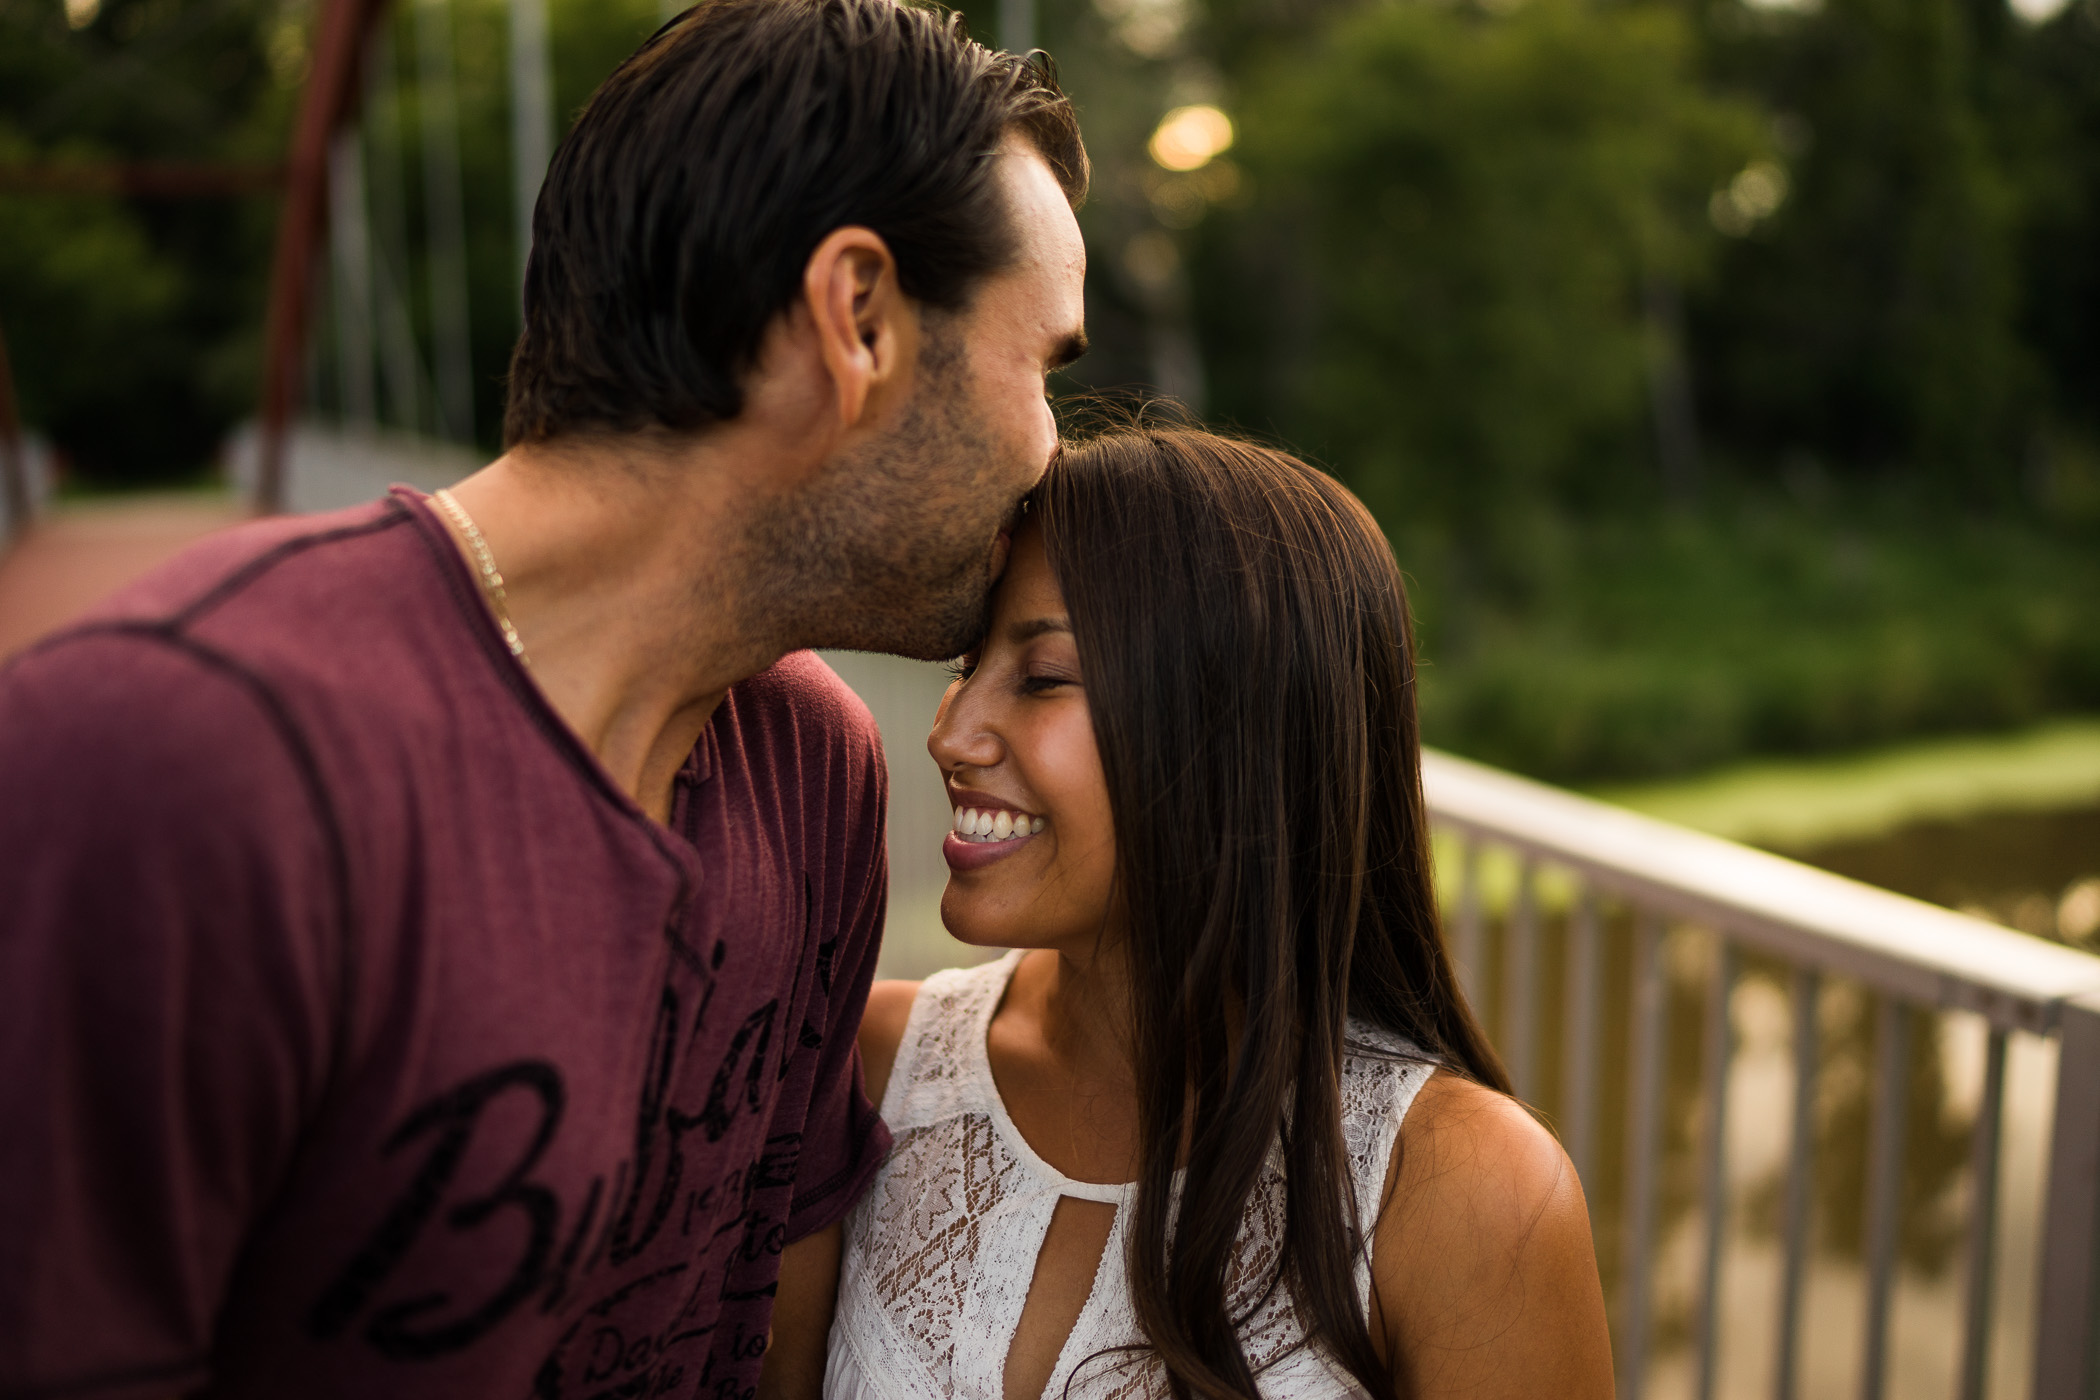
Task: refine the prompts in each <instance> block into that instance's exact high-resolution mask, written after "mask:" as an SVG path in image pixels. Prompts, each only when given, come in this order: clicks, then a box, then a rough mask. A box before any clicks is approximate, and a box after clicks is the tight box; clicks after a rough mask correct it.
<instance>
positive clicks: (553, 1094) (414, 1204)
mask: <svg viewBox="0 0 2100 1400" xmlns="http://www.w3.org/2000/svg"><path fill="white" fill-rule="evenodd" d="M511 1090H524V1091H527V1092H530V1093H533V1094H536V1095H537V1096H538V1097H539V1101H540V1121H539V1128H538V1131H536V1132H535V1133H534V1134H533V1138H532V1142H531V1144H530V1145H529V1146H527V1147H526V1149H525V1152H524V1154H523V1155H522V1156H521V1157H520V1158H519V1159H518V1161H517V1163H516V1164H515V1165H513V1166H512V1167H511V1169H510V1171H509V1172H508V1174H506V1175H505V1176H504V1178H503V1180H502V1181H501V1182H500V1183H499V1184H498V1185H497V1187H496V1189H495V1190H494V1191H491V1192H490V1193H489V1194H487V1195H486V1196H477V1197H475V1198H474V1199H472V1200H468V1201H462V1202H460V1203H459V1204H458V1205H455V1206H454V1207H453V1208H452V1209H451V1210H450V1211H449V1212H447V1213H446V1216H445V1224H446V1226H447V1227H448V1228H449V1229H452V1230H455V1231H459V1232H462V1233H472V1232H474V1231H476V1230H478V1229H479V1228H480V1227H481V1226H482V1225H484V1224H486V1223H487V1222H488V1221H490V1220H491V1219H493V1218H494V1217H495V1216H496V1215H497V1214H498V1213H499V1212H501V1211H503V1210H504V1209H506V1208H515V1209H517V1210H520V1211H522V1212H524V1214H525V1217H526V1219H527V1220H528V1221H529V1222H530V1225H531V1230H530V1233H529V1234H528V1235H527V1237H526V1242H525V1248H524V1251H523V1253H522V1254H521V1255H520V1257H519V1259H518V1263H517V1267H516V1268H515V1269H514V1270H513V1271H512V1273H511V1275H510V1278H509V1280H508V1281H507V1282H505V1283H504V1284H503V1286H502V1287H501V1288H499V1289H498V1290H497V1291H496V1292H495V1293H494V1294H492V1295H491V1296H490V1297H489V1298H488V1299H487V1300H486V1301H484V1302H483V1303H481V1304H480V1305H479V1306H478V1307H475V1308H473V1309H471V1310H470V1311H468V1312H466V1313H464V1314H462V1315H459V1316H456V1317H454V1318H453V1319H452V1320H451V1321H449V1322H442V1323H432V1322H428V1321H423V1322H422V1324H421V1325H417V1324H418V1320H419V1319H425V1318H427V1315H428V1314H430V1313H432V1312H434V1311H439V1310H442V1309H444V1308H445V1307H446V1305H447V1304H448V1303H450V1302H451V1299H450V1297H449V1296H447V1295H446V1294H444V1293H442V1292H425V1293H419V1294H416V1295H415V1296H413V1297H409V1298H405V1299H402V1300H401V1301H399V1302H394V1303H389V1304H387V1305H386V1306H384V1307H382V1308H380V1309H379V1310H378V1311H377V1312H375V1313H374V1314H373V1315H372V1320H371V1322H370V1323H368V1324H367V1325H366V1327H365V1340H366V1341H368V1342H370V1343H371V1344H372V1347H373V1349H374V1350H376V1351H378V1352H379V1354H380V1355H382V1356H386V1357H391V1358H393V1359H395V1360H403V1361H406V1360H420V1359H422V1358H424V1357H431V1356H442V1355H444V1354H445V1353H447V1352H452V1351H457V1350H459V1349H460V1348H461V1347H464V1346H470V1345H472V1344H473V1342H474V1341H475V1340H476V1339H477V1338H479V1337H480V1336H481V1335H482V1334H483V1333H485V1332H487V1331H488V1330H489V1329H490V1328H491V1327H494V1326H495V1325H496V1324H497V1323H499V1322H501V1321H502V1320H503V1319H504V1318H506V1317H508V1316H509V1315H510V1313H511V1310H512V1309H514V1308H516V1307H517V1306H518V1304H520V1303H522V1302H524V1301H525V1300H526V1299H527V1298H529V1297H531V1296H532V1294H533V1293H534V1292H535V1291H536V1290H537V1289H538V1288H539V1285H540V1271H541V1269H542V1268H543V1267H544V1266H545V1264H546V1260H547V1254H548V1251H549V1250H550V1249H551V1248H552V1247H553V1243H554V1234H555V1230H556V1228H557V1223H558V1221H559V1219H560V1215H561V1203H560V1201H559V1200H558V1199H557V1198H556V1197H555V1194H554V1192H553V1191H552V1190H550V1189H549V1188H548V1187H546V1186H544V1185H542V1184H540V1183H538V1182H536V1181H532V1180H530V1179H529V1178H528V1177H527V1175H526V1174H527V1173H528V1172H530V1171H531V1170H532V1168H533V1166H534V1165H535V1164H536V1163H537V1162H538V1161H539V1160H540V1157H541V1155H542V1154H543V1153H545V1152H546V1150H547V1144H548V1143H549V1142H551V1141H553V1139H554V1131H555V1129H556V1128H558V1127H559V1126H560V1125H561V1114H562V1106H563V1102H564V1095H563V1092H562V1083H561V1075H560V1074H559V1073H557V1072H556V1070H555V1068H554V1066H552V1065H550V1064H548V1063H547V1062H546V1061H545V1060H520V1061H518V1062H517V1063H515V1064H509V1065H503V1066H500V1067H498V1068H496V1069H492V1070H490V1071H488V1072H487V1073H486V1074H481V1075H477V1076H475V1077H474V1078H472V1079H470V1080H468V1081H467V1082H466V1083H464V1084H462V1085H460V1086H459V1087H458V1088H456V1089H450V1090H447V1091H446V1092H444V1093H442V1094H439V1095H438V1096H437V1097H436V1098H434V1099H432V1100H430V1101H429V1102H428V1103H426V1104H424V1105H422V1106H421V1107H420V1108H418V1109H416V1111H415V1112H413V1113H411V1114H409V1116H408V1120H407V1121H406V1122H404V1123H403V1124H402V1125H401V1126H400V1127H399V1128H396V1129H395V1130H394V1132H393V1135H392V1136H390V1137H389V1138H388V1139H387V1142H386V1147H385V1149H384V1151H385V1152H386V1154H387V1155H389V1156H391V1155H392V1154H393V1153H394V1152H396V1151H397V1150H399V1149H400V1148H403V1147H405V1146H407V1145H408V1144H409V1143H412V1142H415V1141H417V1140H419V1139H422V1138H426V1137H427V1138H430V1139H432V1141H431V1145H430V1150H429V1153H428V1155H426V1156H425V1157H424V1158H423V1164H422V1166H420V1167H418V1168H417V1169H416V1173H415V1175H414V1176H412V1177H411V1178H409V1183H408V1189H407V1190H406V1191H404V1192H403V1193H402V1194H401V1197H400V1199H398V1200H397V1201H395V1202H394V1204H393V1206H392V1207H391V1208H390V1209H388V1211H387V1213H386V1215H385V1217H384V1218H382V1219H381V1221H380V1222H379V1228H378V1229H376V1230H374V1231H373V1232H372V1237H371V1239H370V1240H368V1241H366V1243H365V1246H364V1248H363V1249H360V1250H359V1251H358V1252H357V1254H356V1256H355V1257H354V1258H352V1259H351V1261H350V1263H349V1265H348V1266H347V1267H346V1268H344V1270H343V1272H342V1273H341V1274H340V1275H338V1276H337V1278H336V1280H335V1282H334V1283H332V1284H330V1285H329V1286H328V1288H327V1289H326V1290H324V1291H323V1292H322V1294H321V1297H320V1300H319V1301H318V1302H316V1303H315V1304H314V1307H313V1312H312V1313H311V1315H310V1316H309V1319H308V1325H309V1326H310V1327H311V1328H312V1330H313V1332H314V1334H315V1335H316V1336H319V1337H332V1336H334V1335H336V1334H337V1333H339V1332H341V1331H342V1330H343V1328H344V1327H345V1326H347V1325H348V1324H349V1323H350V1321H351V1320H352V1319H353V1318H355V1317H356V1316H357V1314H358V1313H360V1312H361V1311H363V1310H364V1307H365V1305H366V1304H367V1303H368V1302H370V1301H371V1298H372V1294H373V1293H374V1291H376V1290H377V1289H378V1287H379V1286H380V1284H382V1283H383V1282H385V1281H386V1278H387V1276H388V1275H389V1274H391V1273H392V1272H393V1271H394V1268H395V1266H396V1265H398V1264H399V1263H400V1262H401V1259H402V1256H404V1255H405V1254H407V1253H408V1251H409V1248H410V1247H411V1246H412V1245H414V1244H415V1242H416V1238H417V1236H419V1235H420V1234H422V1232H423V1227H424V1226H425V1225H427V1224H428V1223H429V1221H430V1217H431V1216H432V1215H433V1214H435V1213H436V1211H437V1208H438V1206H439V1204H440V1203H442V1202H443V1200H444V1198H445V1195H446V1191H447V1188H448V1187H450V1186H451V1184H452V1178H453V1176H454V1175H455V1174H456V1173H457V1172H458V1171H459V1166H460V1162H461V1161H462V1160H463V1159H464V1158H465V1157H466V1155H467V1147H468V1145H469V1143H470V1142H471V1141H472V1140H473V1137H474V1130H475V1128H476V1126H477V1125H478V1124H479V1123H480V1121H481V1115H482V1111H483V1110H484V1109H486V1108H487V1107H488V1106H489V1104H490V1103H491V1102H493V1101H494V1100H495V1099H496V1098H497V1097H499V1096H500V1095H502V1094H504V1093H506V1092H508V1091H511Z"/></svg>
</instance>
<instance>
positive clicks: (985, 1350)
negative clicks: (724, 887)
mask: <svg viewBox="0 0 2100 1400" xmlns="http://www.w3.org/2000/svg"><path fill="white" fill-rule="evenodd" d="M1020 957H1021V955H1020V954H1019V953H1010V954H1008V955H1007V956H1006V957H1005V958H1003V959H1001V960H1000V961H998V962H995V963H989V964H986V965H984V966H982V967H976V968H964V969H951V970H950V971H947V972H941V973H937V974H935V975H934V976H933V977H930V978H928V979H927V980H926V982H925V983H924V984H923V985H922V986H921V987H920V989H919V994H918V997H917V999H916V1000H915V1001H914V1002H913V1003H912V1008H911V1015H910V1019H909V1021H908V1022H907V1023H906V1026H905V1031H904V1039H903V1042H902V1043H901V1044H900V1046H899V1047H898V1052H897V1061H896V1065H895V1068H894V1069H893V1070H892V1071H891V1074H890V1082H889V1087H888V1088H887V1090H886V1091H885V1092H884V1095H883V1100H882V1116H883V1118H884V1119H885V1120H886V1121H887V1122H888V1123H889V1126H890V1131H891V1133H892V1135H893V1137H894V1139H895V1141H894V1143H893V1145H892V1146H891V1148H890V1153H889V1156H888V1157H887V1158H886V1159H884V1162H883V1164H882V1167H881V1169H880V1171H879V1172H878V1173H877V1175H876V1177H875V1179H874V1181H873V1183H872V1184H871V1185H870V1186H869V1188H868V1190H867V1193H866V1194H865V1195H863V1196H862V1197H861V1199H860V1201H859V1203H858V1204H857V1205H855V1206H854V1208H853V1211H852V1213H851V1215H849V1216H848V1217H847V1220H846V1240H845V1256H844V1259H843V1261H842V1264H841V1270H840V1276H839V1304H838V1313H837V1317H836V1320H835V1321H834V1322H833V1323H832V1329H831V1344H830V1356H829V1360H828V1364H827V1367H826V1373H825V1381H824V1394H825V1396H826V1397H827V1400H935V1398H936V1397H941V1400H945V1398H946V1397H950V1396H960V1397H970V1400H1001V1397H1002V1393H1003V1390H1004V1374H1005V1367H1006V1352H1007V1348H1008V1346H1009V1344H1010V1343H1011V1342H1012V1340H1013V1336H1014V1332H1015V1330H1016V1328H1017V1327H1018V1326H1019V1325H1020V1319H1021V1310H1022V1307H1023V1305H1024V1304H1025V1303H1026V1302H1027V1298H1028V1290H1029V1285H1030V1284H1031V1282H1032V1281H1033V1279H1034V1276H1035V1261H1036V1255H1037V1254H1038V1253H1039V1252H1040V1251H1041V1249H1042V1245H1043V1239H1044V1237H1045V1235H1047V1234H1048V1232H1049V1229H1050V1217H1051V1214H1052V1212H1054V1211H1055V1210H1056V1208H1057V1199H1058V1197H1060V1196H1074V1197H1077V1198H1079V1199H1081V1200H1090V1201H1104V1202H1109V1203H1112V1204H1114V1205H1115V1206H1116V1207H1117V1211H1116V1218H1115V1223H1114V1225H1113V1226H1112V1227H1111V1229H1110V1232H1109V1237H1108V1244H1107V1247H1106V1248H1105V1249H1104V1250H1103V1251H1102V1255H1101V1263H1100V1266H1099V1269H1098V1270H1097V1272H1096V1274H1095V1276H1094V1285H1093V1290H1092V1292H1091V1293H1090V1294H1089V1295H1088V1297H1087V1300H1086V1303H1085V1306H1084V1307H1083V1308H1082V1309H1081V1310H1080V1314H1079V1318H1078V1320H1077V1321H1076V1322H1075V1323H1074V1324H1073V1327H1072V1332H1071V1335H1070V1336H1069V1337H1067V1338H1066V1340H1065V1344H1064V1348H1063V1350H1062V1351H1061V1352H1060V1354H1059V1356H1058V1360H1057V1365H1056V1368H1055V1369H1054V1370H1053V1371H1052V1372H1051V1376H1050V1381H1049V1384H1048V1385H1047V1386H1046V1387H1045V1388H1044V1392H1043V1394H1044V1395H1045V1396H1046V1397H1048V1400H1065V1398H1066V1397H1069V1400H1153V1397H1163V1396H1165V1395H1166V1394H1167V1393H1168V1391H1167V1386H1166V1380H1165V1375H1164V1372H1163V1371H1162V1370H1161V1368H1160V1366H1159V1365H1158V1363H1157V1362H1156V1361H1155V1360H1154V1359H1153V1358H1152V1357H1151V1354H1150V1352H1149V1351H1148V1350H1146V1349H1145V1348H1144V1347H1143V1346H1142V1345H1140V1344H1139V1343H1140V1334H1139V1332H1138V1328H1137V1322H1136V1316H1135V1313H1134V1310H1133V1309H1132V1306H1131V1302H1130V1292H1129V1286H1128V1280H1127V1278H1126V1277H1125V1274H1124V1268H1123V1261H1124V1255H1125V1248H1126V1244H1127V1235H1126V1227H1127V1225H1128V1222H1129V1218H1130V1215H1131V1212H1130V1211H1129V1210H1127V1209H1124V1207H1126V1206H1127V1205H1129V1204H1130V1202H1131V1201H1132V1200H1133V1199H1134V1198H1135V1195H1136V1191H1135V1188H1134V1187H1133V1186H1129V1185H1101V1184H1098V1183H1093V1182H1081V1181H1074V1180H1072V1179H1071V1178H1069V1177H1067V1176H1065V1175H1063V1174H1062V1173H1061V1172H1059V1171H1058V1170H1057V1169H1056V1168H1054V1167H1052V1166H1051V1165H1050V1164H1049V1163H1048V1162H1045V1161H1044V1160H1043V1159H1042V1158H1041V1157H1040V1156H1038V1155H1037V1154H1036V1152H1035V1151H1034V1149H1032V1148H1031V1147H1029V1145H1028V1143H1027V1141H1026V1140H1025V1139H1024V1138H1022V1136H1021V1134H1020V1133H1019V1131H1017V1130H1016V1129H1015V1127H1014V1124H1013V1120H1012V1119H1011V1118H1010V1117H1008V1116H1007V1112H1006V1105H1005V1104H1004V1103H1003V1102H1001V1101H1000V1098H999V1094H998V1091H997V1089H996V1087H995V1086H994V1084H993V1082H992V1074H991V1065H990V1062H989V1060H988V1059H987V1058H986V1053H985V1036H986V1032H987V1030H988V1028H989V1027H990V1024H991V1019H992V1015H993V1013H994V1011H995V1010H996V1009H997V1008H998V1005H999V1002H1000V999H1001V998H1002V997H1003V996H1004V995H1005V992H1006V986H1007V983H1008V981H1009V980H1010V979H1011V978H1012V976H1013V970H1014V968H1015V966H1016V965H1017V964H1018V963H1019V961H1020ZM1348 1044H1349V1053H1347V1054H1346V1055H1345V1057H1344V1060H1343V1070H1342V1081H1341V1097H1342V1141H1343V1144H1344V1147H1345V1148H1346V1150H1347V1153H1348V1161H1349V1172H1350V1180H1351V1184H1352V1186H1353V1188H1354V1193H1355V1197H1356V1208H1357V1217H1358V1219H1360V1220H1363V1221H1366V1222H1369V1221H1371V1220H1373V1219H1375V1218H1376V1215H1377V1210H1378V1193H1379V1191H1380V1189H1381V1188H1382V1187H1383V1185H1384V1183H1385V1172H1386V1166H1387V1163H1388V1162H1389V1161H1390V1159H1391V1156H1392V1147H1393V1139H1394V1136H1395V1134H1396V1133H1397V1132H1398V1131H1399V1127H1400V1120H1401V1118H1402V1116H1403V1115H1404V1114H1405V1113H1406V1112H1407V1109H1408V1105H1409V1104H1411V1103H1412V1102H1413V1100H1414V1096H1415V1093H1416V1092H1417V1091H1418V1090H1419V1089H1420V1088H1421V1086H1422V1084H1423V1082H1424V1081H1426V1080H1427V1079H1428V1078H1429V1075H1430V1072H1431V1070H1432V1069H1433V1068H1434V1067H1433V1065H1431V1064H1430V1063H1428V1062H1426V1061H1425V1060H1423V1059H1421V1058H1420V1057H1419V1055H1418V1052H1416V1051H1415V1050H1414V1048H1413V1047H1412V1046H1410V1045H1408V1044H1407V1043H1406V1042H1405V1041H1403V1040H1401V1039H1399V1038H1398V1037H1395V1036H1392V1035H1388V1034H1387V1033H1385V1032H1383V1031H1380V1030H1377V1029H1375V1028H1373V1027H1371V1026H1368V1025H1364V1024H1362V1023H1359V1022H1356V1021H1351V1022H1350V1024H1349V1028H1348ZM1395 1056H1398V1057H1407V1058H1393V1057H1395ZM1281 1166H1282V1160H1281V1153H1280V1150H1279V1149H1277V1148H1272V1149H1271V1153H1270V1159H1269V1163H1268V1166H1267V1168H1266V1169H1265V1170H1264V1172H1263V1174H1262V1177H1261V1179H1260V1181H1259V1182H1258V1183H1257V1185H1256V1187H1255V1190H1254V1192H1253V1195H1252V1197H1251V1198H1250V1200H1249V1203H1248V1210H1247V1215H1246V1218H1245V1219H1244V1220H1243V1221H1242V1223H1241V1226H1240V1236H1239V1252H1238V1258H1237V1259H1236V1261H1235V1262H1234V1265H1233V1268H1232V1273H1231V1277H1230V1279H1229V1281H1228V1295H1227V1296H1228V1297H1229V1298H1230V1300H1231V1307H1232V1310H1233V1313H1234V1315H1235V1316H1244V1317H1246V1319H1247V1320H1246V1321H1245V1323H1243V1324H1242V1326H1241V1328H1240V1345H1241V1347H1242V1349H1243V1350H1244V1351H1245V1353H1246V1356H1247V1359H1248V1361H1249V1363H1250V1364H1251V1365H1252V1366H1253V1367H1254V1369H1255V1372H1256V1376H1257V1380H1258V1383H1259V1386H1260V1389H1261V1392H1262V1394H1263V1395H1264V1396H1272V1397H1277V1398H1278V1400H1282V1397H1289V1400H1321V1398H1322V1397H1347V1396H1352V1395H1356V1394H1360V1391H1358V1390H1357V1388H1356V1387H1355V1386H1354V1385H1353V1383H1351V1382H1350V1380H1349V1378H1348V1373H1347V1372H1346V1371H1343V1370H1342V1369H1341V1368H1340V1367H1339V1366H1338V1365H1333V1364H1331V1363H1330V1362H1329V1360H1328V1359H1327V1357H1326V1356H1325V1355H1324V1353H1323V1352H1322V1350H1321V1349H1320V1348H1318V1347H1317V1346H1308V1345H1306V1341H1305V1329H1304V1327H1303V1326H1302V1325H1301V1323H1300V1321H1299V1318H1298V1314H1297V1309H1296V1305H1295V1303H1294V1302H1293V1301H1292V1299H1291V1297H1290V1291H1289V1289H1288V1288H1287V1287H1285V1286H1280V1285H1279V1286H1277V1287H1275V1288H1273V1289H1272V1288H1270V1287H1269V1285H1270V1281H1271V1280H1272V1278H1273V1277H1274V1274H1275V1267H1276V1258H1277V1254H1278V1252H1279V1250H1280V1248H1281V1244H1282V1238H1283V1223H1284V1193H1283V1176H1282V1172H1281ZM1356 1284H1357V1295H1358V1298H1359V1300H1360V1302H1361V1304H1362V1305H1363V1306H1364V1307H1366V1308H1368V1306H1369V1299H1370V1287H1371V1271H1370V1258H1369V1254H1368V1251H1365V1252H1363V1253H1362V1254H1360V1255H1359V1258H1358V1260H1357V1266H1356ZM1265 1290H1266V1296H1264V1292H1265Z"/></svg>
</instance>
